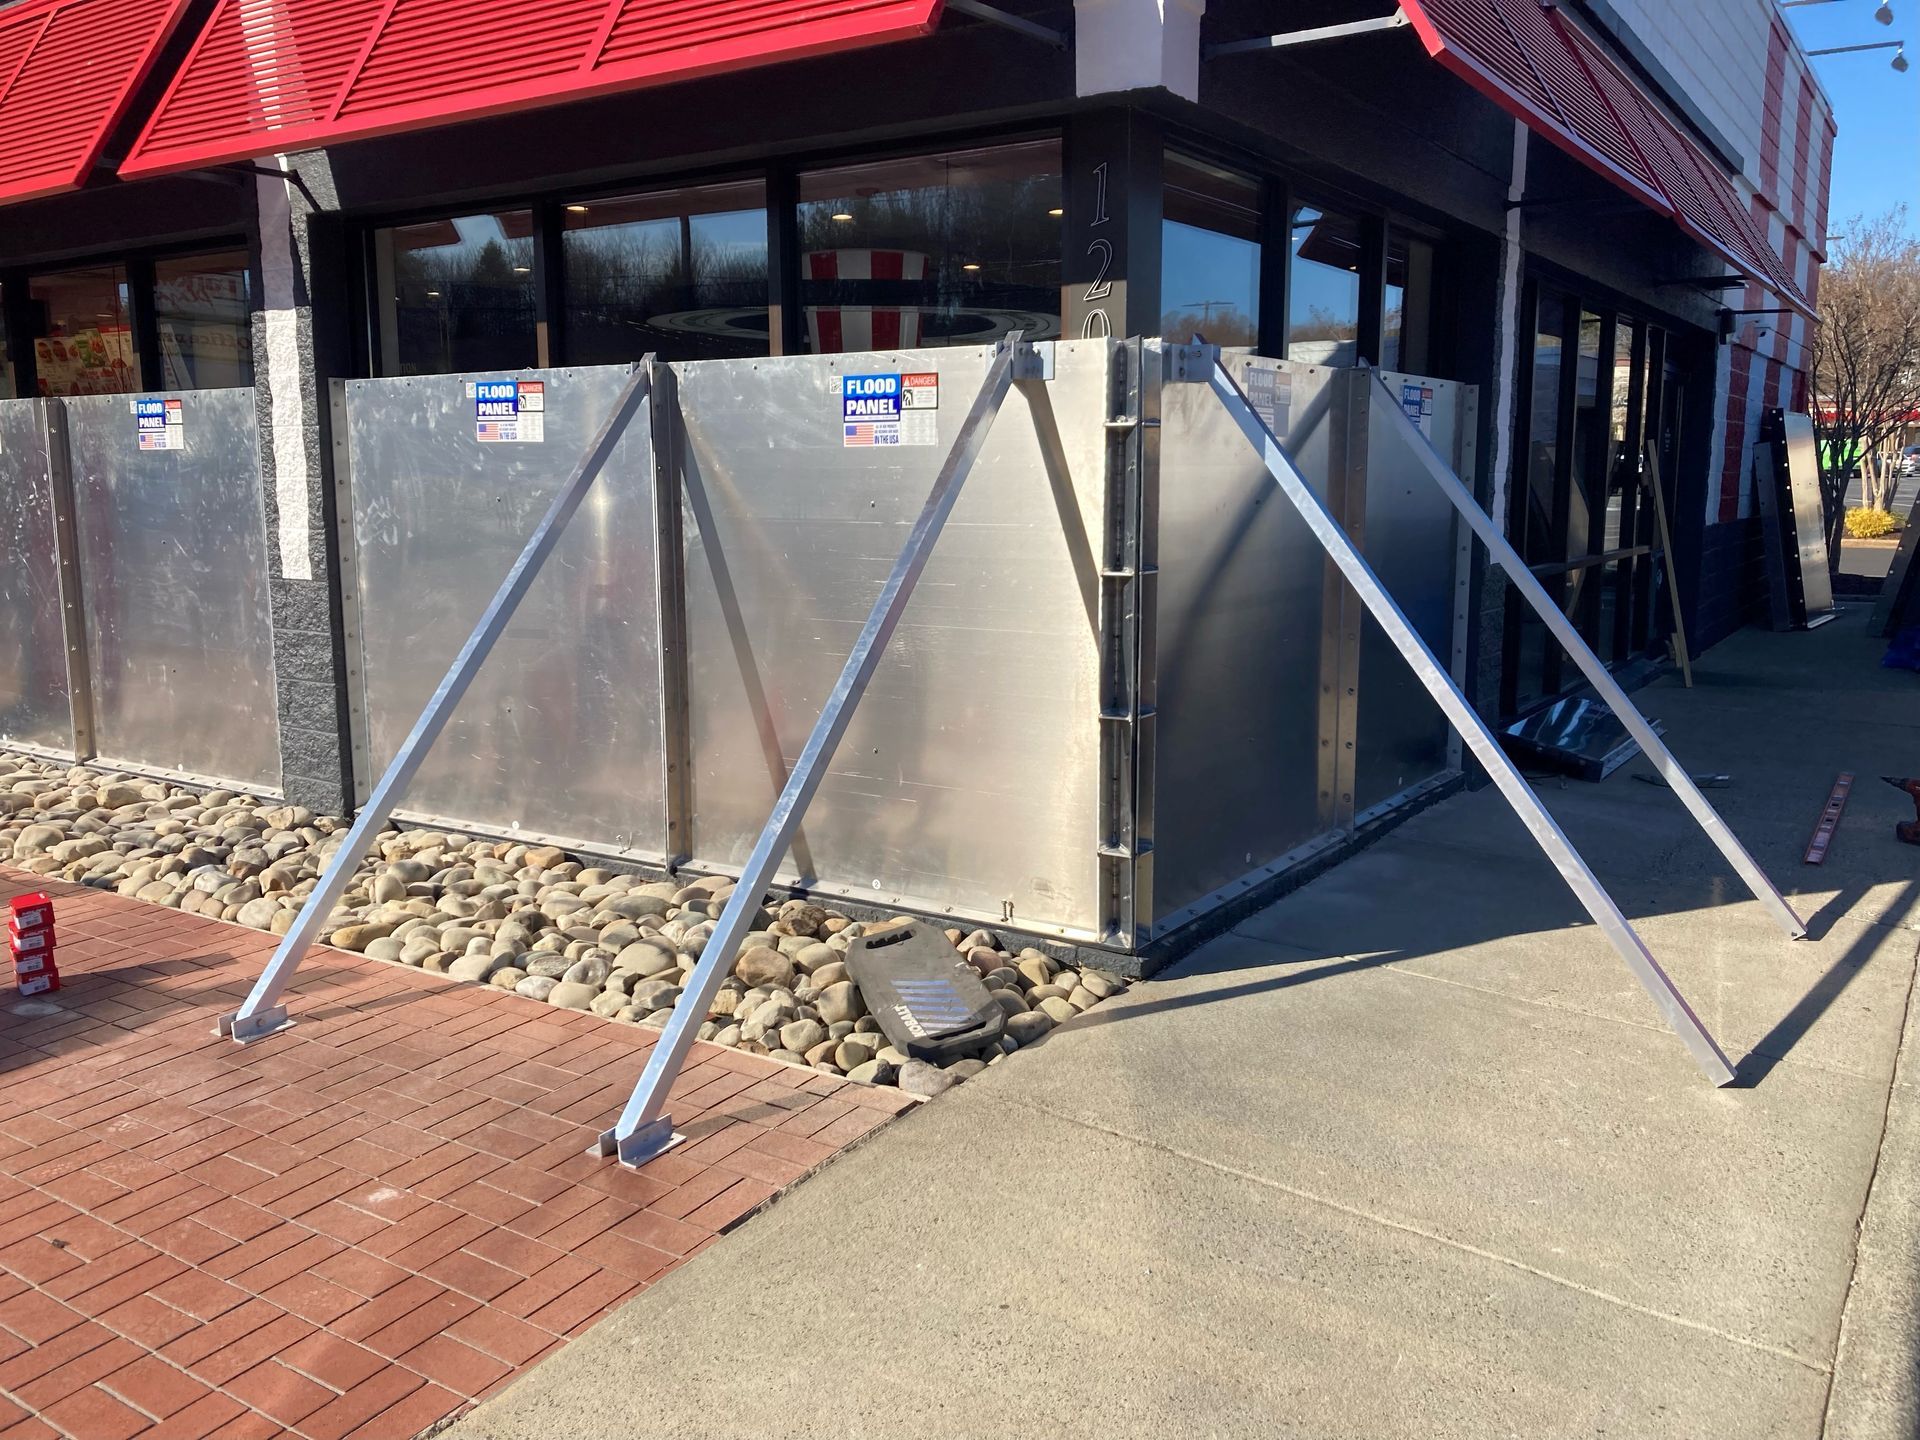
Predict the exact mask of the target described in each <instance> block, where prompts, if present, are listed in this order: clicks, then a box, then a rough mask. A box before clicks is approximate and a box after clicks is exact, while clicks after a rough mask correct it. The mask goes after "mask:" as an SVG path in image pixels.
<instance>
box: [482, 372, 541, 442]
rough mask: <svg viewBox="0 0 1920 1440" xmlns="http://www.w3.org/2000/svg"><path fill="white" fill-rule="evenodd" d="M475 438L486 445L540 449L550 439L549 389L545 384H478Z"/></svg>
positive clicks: (516, 381)
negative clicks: (548, 416) (538, 447)
mask: <svg viewBox="0 0 1920 1440" xmlns="http://www.w3.org/2000/svg"><path fill="white" fill-rule="evenodd" d="M467 389H468V390H469V392H471V394H472V396H473V438H474V439H476V440H478V441H479V442H480V443H481V444H482V445H538V444H540V443H541V442H542V441H544V440H545V439H546V438H547V413H546V412H547V386H546V382H545V381H543V380H476V381H474V382H473V383H472V384H470V385H469V386H468V387H467Z"/></svg>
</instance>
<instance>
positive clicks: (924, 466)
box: [673, 341, 1112, 936]
mask: <svg viewBox="0 0 1920 1440" xmlns="http://www.w3.org/2000/svg"><path fill="white" fill-rule="evenodd" d="M991 353H992V352H991V351H990V350H987V349H984V348H981V349H971V348H970V349H944V350H919V351H909V352H900V353H891V354H884V355H845V356H833V357H796V358H789V359H768V360H756V361H750V362H747V361H736V362H705V363H692V364H685V365H676V366H675V367H673V368H674V370H675V372H676V375H677V377H678V388H679V400H680V413H681V417H682V423H683V426H684V436H683V445H682V448H683V463H684V465H685V467H686V480H687V484H688V486H689V487H696V486H697V487H698V493H699V494H701V495H704V496H705V497H706V500H707V503H708V504H710V506H711V513H712V531H711V533H708V532H707V531H705V530H703V528H702V527H701V525H700V523H699V520H698V516H697V514H696V513H695V512H696V509H697V507H696V506H690V507H689V509H688V513H687V516H686V524H685V531H686V547H687V564H686V571H687V596H688V601H687V604H688V609H687V621H688V641H689V676H688V692H689V694H688V699H689V726H690V730H691V735H692V754H693V769H692V776H691V790H692V796H691V805H692V837H693V852H694V860H695V864H696V865H705V866H713V867H717V868H722V869H725V868H737V867H738V866H739V865H740V864H741V863H742V862H743V861H744V859H745V857H746V855H747V854H748V852H749V850H750V848H751V846H752V843H753V840H754V837H755V836H756V835H757V834H758V832H759V830H760V828H761V826H762V825H763V824H764V823H765V821H766V817H767V814H768V811H769V810H770V809H771V808H772V805H773V800H774V797H775V795H776V793H777V791H778V789H779V786H778V783H777V781H776V778H775V777H774V776H773V775H772V774H770V773H769V770H770V767H769V763H768V759H767V756H766V753H765V750H764V748H763V745H762V742H761V738H760V735H761V732H760V726H759V724H758V723H757V719H756V714H755V702H754V700H753V699H752V698H751V697H754V696H756V695H762V696H764V699H765V707H766V715H767V717H768V718H770V720H771V725H772V732H773V734H774V736H775V737H776V738H777V749H778V751H779V756H780V761H781V763H782V765H783V766H785V765H790V764H791V763H792V761H793V759H794V758H795V756H797V754H798V753H799V750H800V747H801V745H802V744H803V743H804V741H805V739H806V736H807V733H808V731H809V729H810V728H811V726H812V725H813V723H814V721H815V719H816V718H817V717H818V715H819V713H820V709H821V707H822V705H823V704H824V703H825V701H826V698H827V695H828V692H829V691H830V690H831V688H832V686H833V683H834V681H835V679H836V678H837V676H838V674H839V671H840V668H841V666H842V665H843V663H844V662H845V659H846V657H847V654H848V652H849V650H850V648H851V646H852V643H853V640H854V639H855V637H856V636H857V634H858V633H859V631H860V628H861V625H862V622H863V621H864V620H865V619H866V616H867V612H868V610H869V609H870V607H871V606H872V603H873V601H874V599H875V597H876V596H877V595H878V593H879V591H880V587H881V585H882V583H883V581H884V580H885V578H886V576H887V574H888V573H889V571H890V570H891V568H892V566H893V563H894V561H895V559H896V557H897V555H898V553H899V551H900V548H901V546H902V545H903V544H904V542H905V539H906V536H907V533H908V530H909V529H910V527H911V525H912V522H913V520H914V519H915V517H916V516H917V515H918V514H919V512H920V509H921V507H922V505H923V504H924V503H925V500H926V496H927V492H928V490H929V488H930V486H931V484H932V482H933V477H934V475H935V473H936V471H937V470H938V468H939V466H940V464H941V462H942V461H943V460H944V459H945V458H946V454H947V450H948V447H949V446H950V445H951V443H952V441H953V439H954V437H955V436H956V434H957V433H958V430H959V427H960V424H961V421H962V420H963V419H964V418H965V416H966V413H967V411H968V409H969V408H970V406H971V405H972V403H973V400H974V398H975V395H976V394H977V393H978V391H979V388H980V385H981V382H982V380H983V379H984V378H985V375H986V371H987V366H988V362H989V359H990V356H991ZM1054 353H1055V366H1056V369H1055V378H1054V379H1053V380H1052V381H1051V382H1048V383H1047V384H1046V386H1045V389H1046V393H1047V395H1048V397H1049V399H1050V402H1051V405H1052V408H1053V411H1054V413H1055V414H1056V415H1057V417H1058V420H1059V430H1060V434H1061V436H1062V443H1063V451H1064V461H1065V469H1066V473H1067V476H1068V477H1070V481H1069V483H1070V494H1069V495H1067V496H1066V497H1065V503H1064V504H1062V505H1059V506H1056V503H1055V494H1054V491H1053V489H1052V487H1051V486H1050V484H1049V479H1048V469H1047V466H1046V465H1045V464H1044V463H1043V459H1042V453H1041V448H1040V445H1039V442H1038V441H1037V440H1036V438H1035V426H1034V422H1033V416H1032V412H1031V408H1030V403H1029V401H1028V400H1027V398H1026V397H1025V396H1024V395H1023V393H1022V391H1021V390H1020V388H1018V387H1016V389H1015V391H1014V392H1013V393H1012V394H1011V395H1009V396H1008V398H1007V401H1006V403H1005V405H1004V407H1003V408H1002V410H1001V412H1000V416H999V419H998V421H997V422H996V423H995V425H994V427H993V430H992V432H991V435H990V436H989V438H988V440H987V443H986V448H985V450H984V451H983V452H982V454H981V457H980V460H979V462H978V464H977V465H976V466H975V468H974V470H973V472H972V474H971V476H970V478H969V479H968V481H967V483H966V488H965V489H964V490H963V491H962V493H961V496H960V498H959V500H958V502H957V504H956V507H955V509H954V511H953V514H952V517H951V519H950V520H949V521H948V523H947V526H946V529H945V531H944V533H943V534H942V536H941V538H940V541H939V543H938V545H937V546H936V547H935V549H934V552H933V555H932V558H931V560H930V561H929V563H928V565H927V569H926V571H925V573H924V575H923V577H922V578H921V580H920V583H919V586H918V589H917V590H916V591H915V593H914V595H913V598H912V600H911V601H910V603H909V605H908V607H907V610H906V613H905V615H904V617H903V619H902V621H901V624H900V627H899V629H898V630H897V631H896V632H895V634H894V636H893V639H892V641H891V643H890V645H889V647H888V650H887V653H886V656H885V658H884V659H883V661H882V662H881V664H880V668H879V670H878V672H877V673H876V674H875V676H874V679H873V682H872V684H871V685H870V687H869V688H868V690H867V692H866V695H865V696H864V698H863V699H862V700H861V702H860V704H859V707H858V710H857V711H856V713H855V716H854V719H853V722H852V727H851V729H850V730H849V731H848V732H847V736H846V739H845V741H844V742H843V743H842V744H841V746H840V748H839V750H838V751H837V752H836V754H835V756H834V759H833V763H832V766H831V769H830V773H829V774H828V776H827V778H826V780H825V781H824V783H823V784H822V786H821V788H820V792H819V795H818V798H817V799H816V800H815V801H814V802H813V805H812V808H811V809H810V810H809V812H808V814H807V818H806V823H805V825H804V827H803V829H802V837H803V838H802V841H801V842H800V843H797V844H796V846H795V847H794V853H793V855H791V856H790V857H789V859H788V864H787V868H786V870H784V871H783V872H782V873H783V875H785V876H787V877H790V878H805V879H807V880H808V881H809V882H810V883H811V884H812V885H813V886H814V888H816V889H818V890H821V891H823V892H828V893H837V894H843V895H848V896H857V897H859V898H860V899H862V900H865V901H868V902H869V903H872V904H876V905H899V906H903V907H906V906H913V907H919V908H928V909H933V910H938V911H943V912H947V913H952V914H956V915H969V916H975V917H980V918H984V919H988V920H1011V921H1012V922H1013V923H1015V924H1018V925H1020V926H1022V927H1025V928H1028V929H1033V930H1039V931H1051V932H1056V933H1063V934H1072V935H1077V936H1091V935H1092V934H1094V932H1095V929H1096V926H1097V924H1098V916H1099V906H1098V904H1097V900H1096V891H1097V878H1098V874H1097V869H1098V867H1097V859H1096V852H1097V847H1098V844H1099V837H1098V782H1099V774H1098V769H1099V755H1100V739H1099V718H1098V716H1099V700H1098V693H1099V687H1098V675H1099V669H1098V652H1097V647H1096V643H1095V633H1096V618H1097V607H1098V598H1097V597H1098V594H1099V579H1098V576H1097V574H1094V573H1091V557H1092V556H1093V555H1095V554H1096V553H1098V550H1099V542H1100V536H1101V533H1102V532H1101V525H1102V515H1103V506H1104V501H1103V495H1104V488H1103V487H1104V484H1105V475H1104V466H1105V448H1106V438H1105V432H1104V421H1105V417H1106V414H1107V410H1106V405H1107V401H1108V393H1107V392H1108V386H1109V384H1110V377H1111V374H1112V347H1111V344H1110V343H1109V342H1105V341H1096V342H1075V343H1073V344H1063V345H1060V346H1058V347H1056V348H1055V351H1054ZM915 373H918V374H933V375H937V376H938V377H939V405H938V409H937V410H936V411H934V412H933V413H934V415H935V417H936V422H935V425H934V430H933V437H932V438H933V439H934V441H935V443H932V444H927V445H906V446H886V447H879V446H863V447H850V446H848V445H847V444H845V443H844V431H843V421H842V413H841V389H840V385H841V379H842V376H844V375H848V374H856V375H859V374H915ZM1063 515H1064V517H1065V526H1064V527H1063ZM1071 529H1077V530H1078V532H1079V533H1078V535H1077V536H1075V537H1074V539H1073V542H1072V543H1069V538H1068V537H1069V533H1070V530H1071ZM716 561H717V562H718V564H716Z"/></svg>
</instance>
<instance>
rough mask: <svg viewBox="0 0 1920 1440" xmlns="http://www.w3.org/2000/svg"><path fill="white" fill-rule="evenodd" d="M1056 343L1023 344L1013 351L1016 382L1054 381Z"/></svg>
mask: <svg viewBox="0 0 1920 1440" xmlns="http://www.w3.org/2000/svg"><path fill="white" fill-rule="evenodd" d="M1053 365H1054V342H1053V341H1051V340H1039V341H1034V342H1032V343H1026V342H1023V343H1021V344H1019V345H1016V346H1015V347H1014V350H1013V378H1014V380H1015V381H1016V382H1023V381H1033V380H1051V379H1053Z"/></svg>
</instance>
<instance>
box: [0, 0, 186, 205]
mask: <svg viewBox="0 0 1920 1440" xmlns="http://www.w3.org/2000/svg"><path fill="white" fill-rule="evenodd" d="M187 3H188V0H26V3H25V4H23V5H15V6H12V7H10V8H8V9H4V10H0V204H9V203H11V202H13V201H16V200H31V199H33V198H35V197H36V196H40V195H57V194H59V193H60V192H62V191H65V190H77V189H79V188H80V187H81V186H82V185H84V184H85V183H86V182H87V177H88V176H90V175H91V174H92V173H93V167H94V166H95V165H97V164H99V162H100V156H101V152H103V151H104V150H105V149H106V147H107V142H108V141H109V140H110V139H111V138H112V136H113V132H114V130H115V129H116V128H117V127H118V126H119V124H120V122H121V121H122V120H123V119H125V118H126V113H127V108H128V106H130V105H131V104H132V103H133V97H134V92H135V91H137V90H138V89H139V88H140V85H141V82H142V81H144V80H145V79H146V78H147V76H148V75H149V74H150V73H151V72H152V69H153V63H154V60H155V58H156V57H157V56H158V55H159V53H160V48H161V47H162V46H163V45H165V44H166V42H167V37H168V36H170V35H171V34H172V33H173V30H174V27H175V26H177V25H178V24H179V23H180V17H181V16H182V15H183V14H184V13H185V11H186V7H187Z"/></svg>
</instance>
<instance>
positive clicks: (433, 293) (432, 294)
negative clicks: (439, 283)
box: [427, 290, 440, 300]
mask: <svg viewBox="0 0 1920 1440" xmlns="http://www.w3.org/2000/svg"><path fill="white" fill-rule="evenodd" d="M427 298H428V299H429V300H438V299H439V298H440V292H439V291H438V290H429V291H427Z"/></svg>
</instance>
